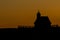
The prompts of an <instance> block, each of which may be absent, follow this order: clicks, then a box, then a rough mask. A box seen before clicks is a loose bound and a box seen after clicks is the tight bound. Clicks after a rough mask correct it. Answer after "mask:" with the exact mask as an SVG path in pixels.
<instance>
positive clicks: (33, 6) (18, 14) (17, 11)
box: [0, 0, 60, 28]
mask: <svg viewBox="0 0 60 40" xmlns="http://www.w3.org/2000/svg"><path fill="white" fill-rule="evenodd" d="M38 10H39V11H40V12H41V14H42V15H47V16H48V17H49V19H50V21H51V22H52V24H58V25H60V0H0V28H2V27H12V28H14V27H17V25H25V26H33V25H34V21H35V19H36V13H37V12H38Z"/></svg>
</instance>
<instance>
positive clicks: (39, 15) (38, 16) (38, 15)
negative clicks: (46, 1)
mask: <svg viewBox="0 0 60 40" xmlns="http://www.w3.org/2000/svg"><path fill="white" fill-rule="evenodd" d="M40 17H41V14H40V12H39V11H38V13H37V19H39V18H40Z"/></svg>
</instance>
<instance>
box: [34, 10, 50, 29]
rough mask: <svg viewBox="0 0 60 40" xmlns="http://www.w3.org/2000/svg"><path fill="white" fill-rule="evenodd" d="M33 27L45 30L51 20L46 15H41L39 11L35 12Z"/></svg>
mask: <svg viewBox="0 0 60 40" xmlns="http://www.w3.org/2000/svg"><path fill="white" fill-rule="evenodd" d="M34 26H35V29H38V30H40V29H41V30H45V29H48V28H50V27H51V22H50V20H49V18H48V16H41V14H40V12H39V11H38V13H37V18H36V21H35V22H34Z"/></svg>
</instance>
